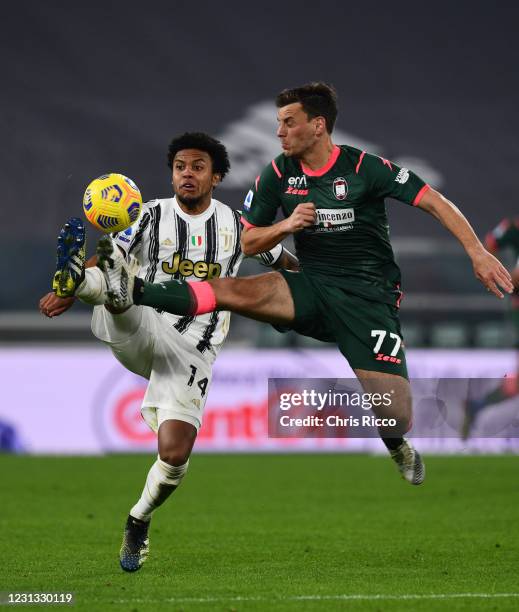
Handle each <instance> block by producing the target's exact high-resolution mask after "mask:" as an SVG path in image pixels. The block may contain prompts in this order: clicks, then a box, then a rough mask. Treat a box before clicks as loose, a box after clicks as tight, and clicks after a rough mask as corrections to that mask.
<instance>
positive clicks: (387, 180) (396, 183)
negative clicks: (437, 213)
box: [355, 151, 430, 206]
mask: <svg viewBox="0 0 519 612" xmlns="http://www.w3.org/2000/svg"><path fill="white" fill-rule="evenodd" d="M355 172H356V174H358V175H359V176H360V177H361V178H363V179H364V181H365V182H366V185H367V191H368V192H369V193H370V194H371V195H373V196H375V197H377V198H395V199H396V200H400V201H401V202H405V203H406V204H412V205H413V206H417V205H418V204H419V203H420V200H421V199H422V197H423V195H424V194H425V193H426V192H427V191H428V189H430V187H429V185H427V184H426V183H425V181H423V180H422V179H421V178H420V177H419V176H418V175H416V174H415V173H414V172H412V171H411V170H409V169H408V168H401V167H400V166H397V165H396V164H395V163H393V162H391V161H389V160H388V159H384V158H383V157H378V156H377V155H371V154H369V153H366V152H365V151H363V152H362V153H361V155H360V158H359V161H358V163H357V167H356V169H355Z"/></svg>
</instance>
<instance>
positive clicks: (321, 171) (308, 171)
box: [301, 145, 341, 176]
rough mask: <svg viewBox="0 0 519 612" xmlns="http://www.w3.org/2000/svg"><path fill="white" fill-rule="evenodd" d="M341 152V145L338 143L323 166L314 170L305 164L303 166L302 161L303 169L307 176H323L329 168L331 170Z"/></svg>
mask: <svg viewBox="0 0 519 612" xmlns="http://www.w3.org/2000/svg"><path fill="white" fill-rule="evenodd" d="M340 152H341V149H340V147H338V146H337V145H333V149H332V154H331V155H330V157H329V158H328V161H327V162H326V164H324V166H322V167H321V168H317V170H312V169H311V168H306V167H305V166H303V162H301V169H302V170H303V172H304V173H305V174H306V175H307V176H323V174H326V173H327V172H328V171H329V170H331V168H332V166H333V165H334V164H335V162H336V161H337V158H338V157H339V154H340Z"/></svg>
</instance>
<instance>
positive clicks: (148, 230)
mask: <svg viewBox="0 0 519 612" xmlns="http://www.w3.org/2000/svg"><path fill="white" fill-rule="evenodd" d="M168 164H169V167H170V168H171V169H172V184H173V190H174V192H175V196H174V197H172V198H170V199H163V200H154V201H151V202H148V203H147V204H145V205H144V206H143V209H142V212H141V215H140V218H139V219H138V221H137V222H136V223H135V224H134V225H132V226H131V227H130V228H129V229H128V230H126V231H124V232H120V233H118V234H116V235H114V236H113V237H110V236H106V237H104V238H103V239H101V241H100V243H99V246H98V251H97V256H95V257H94V258H92V259H91V260H89V262H88V264H89V265H88V267H87V266H85V247H84V243H85V230H84V226H83V223H82V222H81V221H80V220H79V219H71V220H70V221H69V222H68V223H67V224H66V225H65V227H64V228H63V230H62V231H61V234H60V237H59V238H58V244H59V246H58V263H57V271H56V275H55V279H54V286H55V288H56V289H57V292H58V293H59V295H56V294H54V293H50V294H47V295H46V296H45V297H44V298H42V300H41V302H40V310H41V311H42V312H43V313H44V314H45V315H47V316H49V317H52V316H56V315H58V314H61V313H62V312H64V311H65V310H66V309H67V308H69V307H70V305H71V304H72V302H73V300H74V299H76V298H79V299H81V300H83V301H85V302H87V303H89V304H93V305H94V313H93V318H92V330H93V332H94V334H95V336H97V338H99V339H100V340H101V341H103V342H105V343H106V344H107V345H109V346H110V347H111V349H112V352H113V353H114V355H115V357H116V358H117V359H118V360H119V361H120V362H121V363H122V364H123V365H124V366H125V367H126V368H128V369H129V370H130V371H132V372H134V373H136V374H140V375H141V376H143V377H144V378H147V379H148V380H149V384H148V387H147V390H146V394H145V396H144V400H143V404H142V409H141V412H142V415H143V418H144V419H145V421H146V422H147V423H148V425H149V426H150V427H151V428H152V429H153V430H154V431H155V432H157V434H158V452H159V456H158V458H157V461H156V462H155V463H154V464H153V466H152V467H151V469H150V471H149V474H148V477H147V479H146V484H145V486H144V489H143V491H142V495H141V497H140V499H139V500H138V501H137V503H136V504H135V505H134V506H133V507H132V508H131V510H130V513H129V516H128V519H127V523H126V527H125V532H124V538H123V544H122V547H121V551H120V563H121V567H122V568H123V569H124V570H125V571H136V570H138V569H139V568H140V567H141V565H142V563H143V562H144V560H145V559H146V556H147V554H148V527H149V523H150V519H151V515H152V512H153V511H154V510H155V508H157V507H158V506H159V505H161V504H162V503H163V502H164V501H165V499H167V497H168V496H169V495H170V494H171V493H172V492H173V491H174V490H175V489H176V488H177V487H178V485H179V484H180V482H181V480H182V478H183V477H184V475H185V473H186V471H187V468H188V462H189V456H190V454H191V450H192V448H193V444H194V442H195V439H196V436H197V432H198V430H199V428H200V426H201V424H202V415H203V411H204V405H205V402H206V398H207V394H208V391H209V386H210V383H211V373H212V364H213V362H214V360H215V358H216V356H217V354H218V352H219V350H220V348H221V347H222V344H223V342H224V340H225V337H226V335H227V332H228V330H229V318H230V312H225V311H222V310H220V311H218V312H216V311H215V312H211V313H207V314H201V315H195V314H186V315H182V316H178V315H174V314H170V313H168V312H164V311H163V310H154V309H151V308H142V307H140V306H131V307H127V306H122V307H118V305H117V304H113V303H112V305H111V306H107V307H105V306H104V303H105V293H106V292H108V293H109V294H110V293H111V291H112V290H113V287H111V285H110V272H111V267H112V266H113V263H114V261H118V260H120V259H123V254H124V258H125V259H124V261H130V258H131V260H132V262H133V263H132V265H133V266H134V267H135V270H134V272H135V274H136V275H137V277H138V278H140V279H142V280H143V282H147V283H159V284H157V285H154V286H155V287H158V288H159V290H162V289H160V287H161V283H162V282H163V281H171V280H172V279H174V282H181V281H183V280H185V279H189V280H192V281H193V282H195V283H200V282H201V281H206V280H209V279H213V278H220V277H221V278H230V277H234V276H236V274H237V272H238V269H239V267H240V264H241V262H242V260H243V257H244V255H243V252H242V250H241V246H240V238H241V232H242V225H241V223H240V213H239V212H238V211H236V210H233V209H231V208H230V207H229V206H227V205H225V204H222V203H221V202H219V201H218V200H215V199H214V198H213V197H212V194H213V190H214V189H215V187H216V186H217V185H218V184H219V183H220V182H221V181H222V179H223V178H224V177H225V175H226V174H227V172H228V171H229V168H230V164H229V160H228V156H227V151H226V149H225V147H224V145H223V144H222V143H220V142H218V141H217V140H215V139H213V138H211V137H210V136H208V135H206V134H202V133H186V134H183V135H182V136H179V137H177V138H175V139H173V140H172V142H171V144H170V146H169V152H168ZM259 259H260V261H262V263H264V264H265V265H269V266H271V267H274V268H278V267H286V268H287V269H292V270H296V269H297V268H298V265H297V260H296V259H295V257H293V256H292V255H291V254H290V253H289V252H288V251H286V250H285V249H284V248H283V247H282V246H281V245H277V246H276V247H274V248H273V249H271V250H268V251H266V252H262V253H261V254H259ZM95 264H97V266H98V267H97V266H96V265H95ZM103 272H104V274H103ZM63 287H66V288H67V289H66V290H63V289H61V288H63Z"/></svg>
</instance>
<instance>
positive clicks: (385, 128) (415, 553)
mask: <svg viewBox="0 0 519 612" xmlns="http://www.w3.org/2000/svg"><path fill="white" fill-rule="evenodd" d="M518 23H519V5H518V4H517V3H511V2H504V1H503V0H498V1H497V2H493V3H490V2H481V1H475V2H469V1H467V0H462V1H460V2H452V1H449V2H447V1H444V0H439V1H435V2H417V1H410V0H402V1H400V2H386V1H382V0H365V1H363V2H359V1H355V2H352V1H340V0H337V1H335V2H333V1H330V0H321V1H319V2H315V3H309V2H299V3H298V2H295V1H293V0H286V1H284V2H280V1H273V0H263V1H260V2H254V3H253V2H237V1H235V0H232V1H228V2H219V3H217V2H209V1H208V0H202V1H199V2H188V1H186V0H175V1H168V2H166V1H163V0H151V1H150V2H135V1H134V0H127V1H124V2H123V1H113V0H108V1H103V2H101V1H100V0H92V1H89V2H70V1H69V2H66V1H65V0H49V1H46V2H36V1H35V0H33V1H29V0H19V1H18V2H15V1H14V0H7V1H5V2H2V4H1V11H0V62H1V73H0V75H1V80H0V126H1V132H0V133H1V145H2V146H1V147H0V175H1V178H2V180H1V183H0V194H1V210H2V216H1V223H0V249H1V257H0V279H1V283H0V381H1V383H2V385H1V390H2V393H1V395H0V499H1V500H2V512H1V515H0V528H1V533H2V552H3V555H2V561H1V563H0V603H2V600H3V598H4V595H5V591H8V590H15V591H32V592H35V591H39V592H49V591H53V592H60V591H64V590H66V591H72V592H74V593H75V594H76V601H77V604H76V608H77V609H78V610H87V611H88V612H90V611H92V610H96V611H97V610H99V611H101V612H105V611H106V610H121V612H122V611H125V612H126V611H127V610H130V609H131V610H139V611H144V610H150V611H152V610H153V611H155V610H157V609H160V610H162V609H166V608H167V609H175V610H178V609H182V610H189V611H191V610H203V611H208V610H211V611H212V610H240V612H241V611H242V610H258V611H260V610H261V612H264V611H265V610H268V611H269V612H270V610H279V611H280V612H287V611H290V610H293V611H297V612H300V611H301V610H305V611H306V610H316V611H319V612H322V611H324V610H326V612H328V611H329V610H338V609H340V610H344V609H346V608H347V609H348V610H361V611H364V610H370V611H375V610H384V611H386V610H387V611H389V612H390V611H398V612H402V611H406V612H407V611H408V612H417V611H419V612H432V611H433V610H434V611H436V610H444V609H446V608H447V607H448V609H449V610H452V611H453V612H454V611H458V610H460V611H462V610H463V611H465V612H467V611H470V612H475V611H479V610H489V609H492V610H498V611H499V612H502V611H505V610H507V611H508V610H509V611H512V610H517V602H518V601H519V593H518V592H517V591H518V589H517V560H518V558H519V555H518V550H517V542H518V541H519V533H518V529H519V528H518V522H517V507H518V503H519V499H518V492H519V491H518V489H517V453H518V449H519V444H518V440H519V436H518V433H517V432H518V431H519V420H518V419H517V414H518V404H517V398H518V397H519V396H517V395H516V396H515V398H514V397H512V399H511V400H509V401H508V403H506V402H502V403H501V404H499V405H497V406H496V405H494V406H490V407H489V408H487V409H485V410H484V411H482V413H481V414H480V417H479V418H478V421H477V422H476V433H475V434H474V435H473V436H472V437H471V438H470V439H469V440H468V441H464V440H462V439H460V436H459V431H460V424H461V422H462V421H463V405H464V404H463V401H464V399H465V396H464V395H462V396H461V399H460V401H458V403H457V404H456V405H453V406H451V405H450V404H449V406H448V408H446V404H445V403H444V404H442V403H441V402H439V401H437V399H436V395H435V396H434V397H433V398H432V399H433V400H434V401H432V402H431V401H430V400H431V398H430V397H424V401H423V402H422V401H416V396H415V415H414V417H415V421H414V425H413V430H412V434H411V435H412V437H413V439H414V440H415V444H416V446H417V447H418V448H419V449H420V450H421V451H423V454H424V455H425V461H426V465H427V479H426V481H425V483H424V485H423V486H420V487H410V486H409V485H408V484H407V483H405V482H403V481H402V480H401V479H400V478H399V476H398V473H397V471H396V469H395V466H394V465H393V464H392V462H391V461H390V460H389V459H388V458H387V453H386V450H385V448H384V446H383V444H382V443H381V442H380V440H378V439H375V438H370V439H367V438H364V439H362V438H341V439H339V438H312V439H306V438H291V439H287V438H277V439H273V438H268V437H267V433H266V423H267V395H268V388H267V379H268V378H269V377H273V376H278V377H283V378H284V379H287V378H294V379H301V378H303V379H304V380H305V381H307V382H308V379H307V377H308V376H312V377H317V376H321V377H322V378H324V379H325V380H324V382H323V383H322V384H326V385H327V384H328V380H329V379H332V378H334V377H337V376H341V377H343V376H345V375H347V371H348V369H347V365H346V363H345V361H344V360H343V359H342V357H341V355H340V354H338V352H337V351H336V350H333V348H330V347H329V345H327V346H328V350H326V347H324V346H323V345H322V344H320V343H317V342H314V341H311V340H309V339H305V338H303V337H299V336H296V335H294V334H284V335H281V334H278V333H277V332H275V331H274V330H273V328H271V327H270V326H268V325H260V324H256V323H255V322H252V321H249V320H247V319H244V318H241V317H238V316H235V315H233V317H232V321H231V332H230V336H229V339H228V342H227V344H226V346H225V347H224V348H223V350H222V353H221V355H220V356H219V357H218V359H217V361H216V363H215V368H214V373H213V383H212V386H211V390H210V392H209V397H208V402H207V407H206V413H205V417H204V419H205V420H204V426H203V427H202V429H201V431H200V433H199V436H198V439H197V443H196V447H195V451H196V452H195V454H194V455H193V457H192V458H191V465H190V471H189V474H188V477H187V478H186V480H185V483H183V484H182V487H181V488H180V489H179V490H178V491H177V492H175V494H174V498H173V499H172V500H170V501H168V502H167V503H166V504H165V506H164V507H163V508H161V509H160V510H159V511H158V512H157V513H156V514H155V515H154V518H153V523H152V528H151V556H150V559H149V561H148V562H147V565H146V566H145V567H144V568H143V569H142V570H141V572H139V574H138V575H137V576H129V575H126V574H123V572H122V571H121V570H120V568H119V565H118V550H119V545H120V538H121V535H122V529H123V524H124V520H125V518H126V513H127V512H128V509H129V508H130V507H131V505H132V504H133V503H134V502H135V500H136V498H137V496H138V494H139V492H140V491H141V490H142V486H143V482H144V478H145V475H146V473H147V471H148V469H149V466H150V465H151V463H152V462H153V460H154V456H155V454H156V440H155V437H154V434H153V433H151V432H150V431H149V430H148V429H147V428H146V426H145V425H144V424H143V423H142V420H141V419H140V413H139V410H140V404H141V400H142V397H143V395H144V390H145V381H144V380H143V379H141V378H140V377H138V376H136V375H133V374H131V373H129V372H127V371H125V370H124V369H123V368H122V366H120V365H119V364H118V363H117V362H116V360H115V359H114V358H113V356H112V355H111V354H110V352H109V350H108V349H107V348H106V347H103V346H101V344H100V343H99V342H97V341H96V340H95V339H94V337H93V336H92V334H91V332H90V313H89V309H88V308H87V307H85V306H82V305H81V304H76V305H75V306H74V308H73V309H72V310H71V311H70V312H68V313H66V314H65V315H63V316H62V317H58V318H56V319H53V320H51V321H50V320H47V319H45V318H43V317H42V316H41V315H40V314H39V312H38V308H37V305H38V300H39V298H40V297H41V296H42V295H43V294H44V293H46V292H47V291H49V289H50V284H51V278H52V275H53V272H54V265H55V247H56V236H57V233H58V231H59V228H60V226H61V225H62V224H63V222H64V220H65V219H66V218H68V217H69V216H72V215H81V214H82V213H81V200H82V195H83V192H84V189H85V187H86V185H87V183H88V182H89V181H90V180H91V179H93V178H94V177H96V176H98V175H100V174H104V173H106V172H110V171H116V172H121V173H123V174H125V175H127V176H129V177H131V178H132V179H133V180H134V181H135V182H136V183H137V184H138V186H139V187H140V189H141V191H142V193H143V195H144V198H145V199H152V198H156V197H169V196H170V193H171V190H170V176H169V170H168V168H167V166H166V150H167V145H168V143H169V141H170V139H171V138H172V137H173V136H174V135H176V134H178V133H181V132H184V131H193V130H200V131H207V132H209V133H210V134H213V135H215V136H217V137H219V138H220V139H221V140H222V141H223V142H224V143H225V144H226V145H227V147H228V149H229V151H230V153H231V161H232V166H233V169H232V172H231V174H230V175H229V176H228V177H227V178H226V180H225V182H224V184H223V185H222V186H221V188H218V190H217V192H216V197H217V198H219V199H221V200H223V201H224V202H226V203H228V204H230V205H231V206H233V207H235V208H239V207H240V206H241V204H242V202H243V199H244V196H245V194H246V193H247V191H248V189H249V185H250V184H251V182H252V181H253V180H254V178H255V176H256V175H257V173H258V172H259V170H260V169H261V168H262V166H263V165H264V164H267V163H268V162H269V161H270V160H271V159H272V158H273V157H274V156H275V155H276V154H277V153H278V152H279V147H278V143H277V141H276V137H275V135H274V132H275V108H274V105H273V99H274V97H275V95H276V94H277V93H278V92H279V91H280V90H281V89H283V88H285V87H292V86H297V85H300V84H303V83H305V82H308V81H311V80H325V81H328V82H331V83H333V84H334V85H335V87H336V88H337V91H338V94H339V99H340V113H339V118H338V122H337V129H336V141H337V142H338V143H339V144H342V143H343V142H344V143H349V144H353V145H355V146H360V147H361V148H363V149H367V150H368V151H371V152H373V153H377V154H380V155H383V156H384V157H386V158H389V159H392V160H394V161H395V162H397V163H400V164H401V165H404V166H406V167H409V168H412V169H414V170H415V171H416V172H417V173H418V174H421V175H422V176H423V178H424V179H426V180H427V181H429V182H430V183H431V184H432V185H433V186H434V187H437V188H439V189H440V191H442V192H443V193H445V194H446V195H447V196H448V197H449V198H451V199H452V200H453V201H454V202H455V203H456V204H457V205H458V206H459V207H460V208H461V210H462V211H463V212H464V213H465V214H466V216H467V217H468V218H469V220H470V221H471V223H472V224H473V226H474V228H475V230H476V232H477V233H478V235H479V236H480V237H484V235H485V234H486V232H488V231H489V230H490V229H491V228H493V227H494V226H495V225H496V224H497V223H498V222H499V221H500V220H501V219H502V218H503V217H505V216H510V215H515V214H516V213H517V202H516V193H517V182H518V173H519V170H518V169H519V144H518V141H517V135H518V133H519V129H518V128H519V120H518V108H519V95H518V94H519V81H518V79H517V67H518V65H519V44H518V42H517V24H518ZM388 209H389V215H390V224H391V235H392V241H393V244H394V247H395V251H396V254H397V258H398V261H399V263H400V265H401V268H402V272H403V281H404V282H403V289H404V291H405V294H406V295H405V298H404V300H403V302H402V309H401V318H402V322H403V331H404V337H405V342H406V344H407V346H408V347H409V351H408V363H409V366H410V371H411V372H412V376H413V377H415V378H416V377H419V378H424V379H426V380H425V386H426V387H427V385H431V386H432V387H434V388H437V391H435V393H437V395H438V394H439V389H440V387H441V384H443V382H445V387H446V388H449V389H450V388H451V387H449V384H450V382H449V380H443V381H440V382H441V384H440V383H438V385H437V387H435V385H436V383H437V382H438V380H437V379H438V378H441V379H450V378H451V377H452V378H456V379H458V380H456V381H454V383H455V385H457V384H458V382H459V379H462V378H464V377H469V376H472V377H474V378H477V380H475V381H472V383H471V384H467V395H466V397H468V396H469V393H472V394H473V396H475V395H477V393H483V392H485V393H486V391H487V390H494V389H496V388H500V386H499V385H500V382H501V378H502V377H503V376H505V375H506V374H510V373H513V372H514V371H515V368H516V358H517V355H516V354H515V352H514V350H513V348H512V347H513V338H514V336H513V333H512V332H513V330H512V328H511V324H510V322H509V320H508V316H507V315H508V314H509V308H510V299H508V298H507V299H505V300H503V301H500V300H498V299H497V298H495V297H493V296H491V295H489V294H488V293H487V292H486V291H485V289H484V287H482V286H481V285H480V284H479V283H478V282H477V281H476V280H475V279H474V277H473V273H472V269H471V265H470V262H469V260H468V258H467V257H466V256H465V255H464V253H463V251H462V248H461V246H460V245H459V244H457V242H456V241H455V239H454V238H453V237H452V236H450V235H449V234H448V233H447V232H446V231H445V230H443V228H442V227H441V226H440V225H439V224H438V222H437V221H435V220H434V219H433V218H432V217H430V216H429V215H427V214H425V213H423V212H421V211H420V210H416V209H413V208H411V207H407V206H405V205H404V204H400V203H398V202H389V203H388ZM96 239H97V236H96V234H95V232H93V231H90V232H89V244H88V246H89V252H90V253H92V252H93V250H94V247H95V243H96ZM505 263H507V264H512V261H511V260H510V259H509V258H507V257H506V255H505ZM259 269H260V268H259V266H258V265H256V264H255V263H254V262H247V263H246V264H244V265H243V267H242V269H241V273H242V274H251V273H255V272H257V271H258V270H259ZM487 377H494V378H496V379H498V380H494V381H484V380H481V379H483V378H487ZM510 380H512V382H513V378H509V379H508V381H510ZM310 382H312V381H310ZM312 384H313V383H312ZM316 384H320V383H316ZM462 384H464V383H463V381H462ZM455 385H454V386H455ZM326 388H328V387H326ZM427 389H429V387H427ZM514 402H515V404H514ZM417 404H418V405H417ZM435 407H436V408H437V409H438V410H437V411H436V412H435V410H434V409H435ZM427 428H429V429H427ZM478 428H479V429H478ZM431 429H432V430H433V431H435V432H439V433H437V435H435V436H434V437H430V436H429V437H428V435H427V433H425V434H424V431H425V432H427V431H430V430H431ZM421 436H425V437H421ZM312 451H316V452H312ZM78 455H79V456H78ZM373 455H378V456H373ZM490 455H492V456H490ZM42 551H43V555H42ZM168 604H169V605H168Z"/></svg>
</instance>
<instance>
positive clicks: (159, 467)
mask: <svg viewBox="0 0 519 612" xmlns="http://www.w3.org/2000/svg"><path fill="white" fill-rule="evenodd" d="M188 465H189V460H187V461H186V463H184V465H179V466H174V465H169V463H166V462H165V461H162V460H161V459H160V458H158V459H157V461H155V463H154V464H153V465H152V466H151V469H150V471H149V472H148V477H147V478H146V484H145V485H144V489H143V491H142V494H141V497H140V499H139V501H138V502H137V503H136V504H135V506H134V507H133V508H132V509H131V510H130V514H131V515H132V516H133V517H134V518H137V519H140V520H141V521H149V520H150V519H151V513H152V512H153V510H155V508H158V507H159V506H160V505H161V504H162V503H163V502H165V501H166V499H167V498H168V497H169V496H170V495H171V493H173V491H174V490H175V489H176V488H177V487H178V485H179V484H180V482H181V481H182V478H184V475H185V473H186V472H187V468H188Z"/></svg>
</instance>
